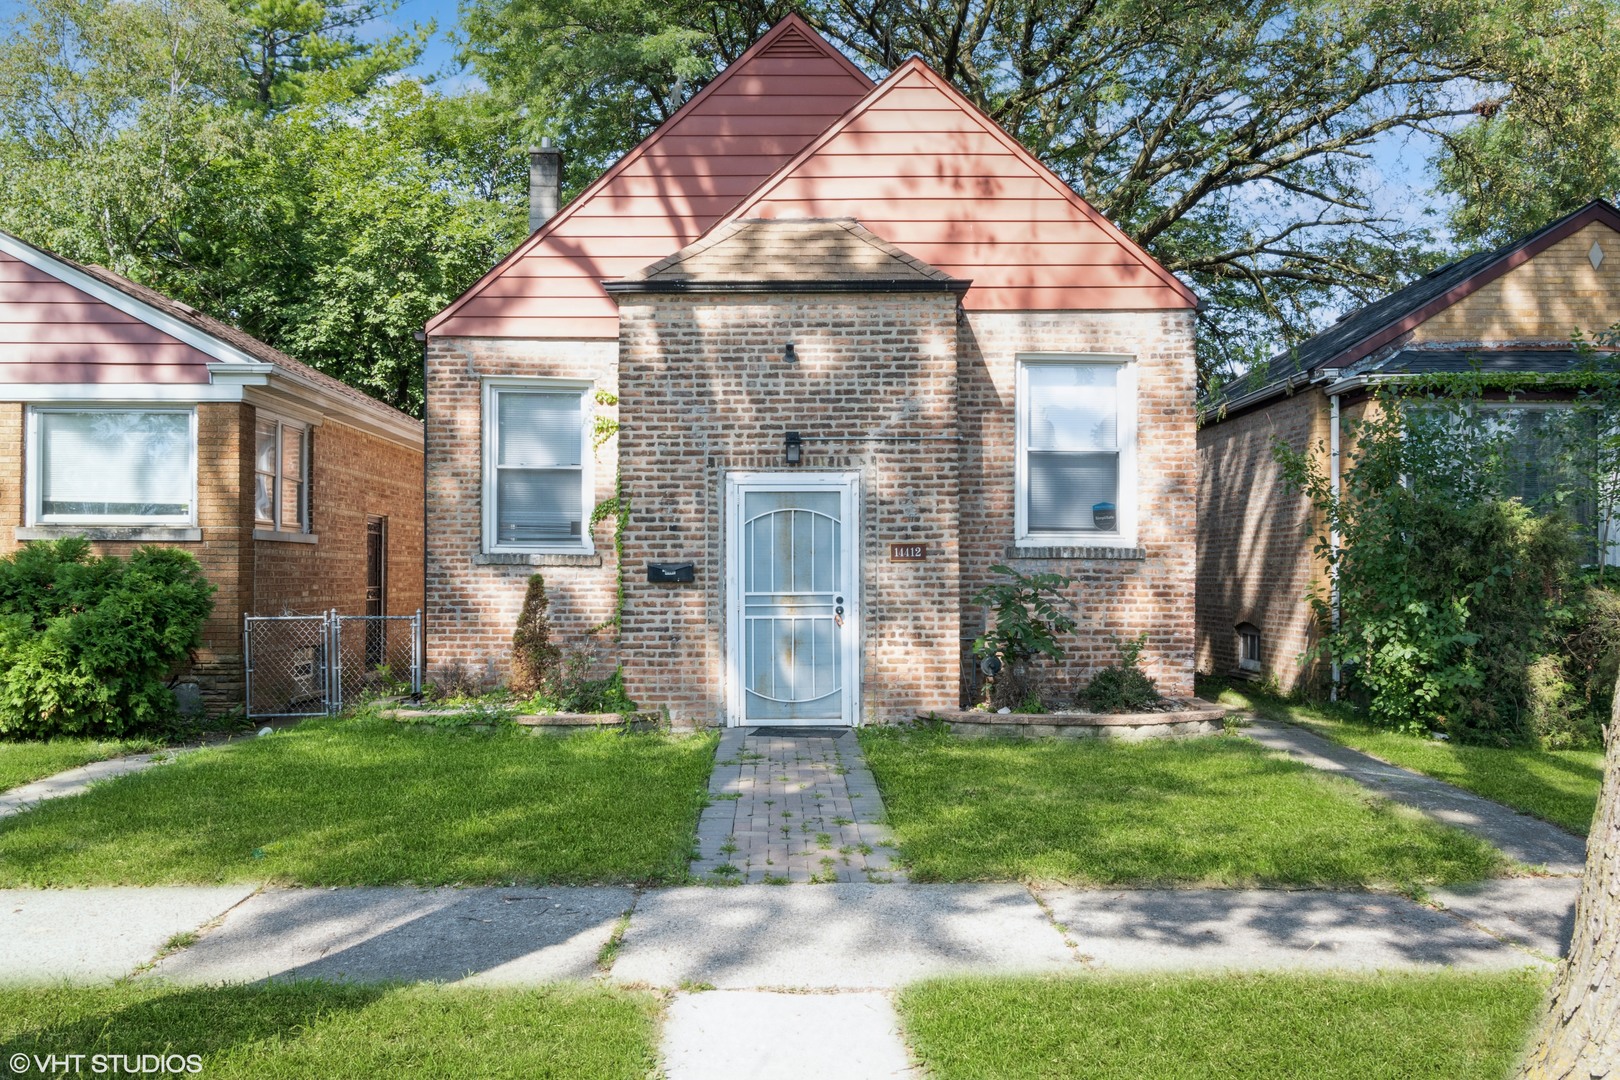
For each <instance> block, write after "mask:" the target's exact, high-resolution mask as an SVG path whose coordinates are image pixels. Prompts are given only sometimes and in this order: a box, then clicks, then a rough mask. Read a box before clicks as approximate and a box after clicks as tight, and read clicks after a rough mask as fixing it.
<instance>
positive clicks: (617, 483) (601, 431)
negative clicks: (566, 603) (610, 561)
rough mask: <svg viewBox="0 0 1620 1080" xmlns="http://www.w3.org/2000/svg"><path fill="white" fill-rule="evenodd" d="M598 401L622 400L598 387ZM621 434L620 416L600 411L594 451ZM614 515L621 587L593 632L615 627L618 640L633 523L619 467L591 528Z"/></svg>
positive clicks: (594, 428) (594, 427)
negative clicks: (627, 532)
mask: <svg viewBox="0 0 1620 1080" xmlns="http://www.w3.org/2000/svg"><path fill="white" fill-rule="evenodd" d="M596 403H597V404H598V405H606V406H609V407H612V406H615V405H617V404H618V403H619V395H617V394H615V393H613V391H611V390H597V391H596ZM618 433H619V421H618V419H617V418H616V417H612V416H602V415H600V414H598V415H597V416H595V417H594V418H593V419H592V421H591V448H592V449H593V450H600V449H602V447H603V446H606V445H607V443H608V442H609V441H610V440H611V439H613V437H614V436H616V435H618ZM610 517H611V518H613V558H614V566H615V576H616V577H617V589H616V592H615V594H614V598H613V615H612V616H611V617H610V618H608V619H606V620H604V621H603V622H601V623H598V624H597V625H596V626H593V627H591V629H590V632H591V633H593V634H595V633H600V632H601V631H603V630H606V629H608V628H609V627H611V628H612V630H613V638H614V640H615V641H617V640H618V638H619V632H620V630H622V629H623V627H624V530H625V526H626V525H628V524H629V523H630V500H629V499H627V498H626V497H625V494H624V474H623V472H622V471H620V470H615V471H614V474H613V497H612V498H610V499H603V500H602V501H601V502H599V503H597V504H596V509H594V510H592V511H591V528H592V529H593V530H594V529H595V528H596V526H597V525H599V524H601V523H602V522H603V521H606V520H607V519H608V518H610Z"/></svg>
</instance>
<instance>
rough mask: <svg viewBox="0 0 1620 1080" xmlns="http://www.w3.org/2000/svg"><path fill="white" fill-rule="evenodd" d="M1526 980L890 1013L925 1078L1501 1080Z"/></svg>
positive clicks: (1015, 984) (1447, 978) (952, 992)
mask: <svg viewBox="0 0 1620 1080" xmlns="http://www.w3.org/2000/svg"><path fill="white" fill-rule="evenodd" d="M1544 986H1545V984H1544V982H1543V981H1542V977H1541V976H1539V975H1536V974H1532V973H1515V974H1492V975H1463V974H1454V973H1445V974H1424V975H1378V976H1333V975H1306V974H1297V975H1296V974H1289V975H1276V974H1267V975H1221V976H1184V975H1175V976H1155V977H1143V976H1132V977H1081V978H1072V977H1071V978H1066V979H1059V978H1047V979H1042V978H1000V979H989V978H978V979H974V978H966V979H964V978H956V979H936V980H932V981H929V982H924V983H920V984H917V985H914V986H912V987H910V988H908V989H906V990H905V991H903V992H902V993H901V994H900V997H899V1008H900V1015H901V1019H902V1022H903V1024H904V1026H905V1029H906V1034H907V1036H908V1038H909V1039H910V1041H911V1045H912V1048H913V1050H914V1051H915V1052H916V1054H917V1056H918V1057H919V1058H920V1059H921V1061H922V1062H923V1063H924V1064H925V1065H926V1066H927V1068H928V1070H929V1075H930V1076H932V1077H934V1078H935V1080H1026V1078H1027V1080H1037V1078H1039V1080H1046V1078H1051V1080H1059V1078H1065V1080H1066V1078H1068V1077H1075V1076H1084V1077H1086V1078H1087V1080H1116V1078H1117V1080H1136V1078H1139V1077H1149V1076H1163V1077H1220V1078H1222V1080H1240V1078H1262V1077H1263V1078H1265V1080H1282V1078H1300V1080H1305V1078H1309V1080H1430V1078H1433V1080H1454V1078H1459V1077H1469V1078H1471V1080H1473V1078H1485V1077H1504V1076H1506V1075H1507V1074H1508V1071H1509V1070H1510V1069H1511V1068H1512V1066H1513V1064H1514V1062H1515V1061H1516V1060H1517V1058H1518V1055H1519V1054H1520V1052H1521V1048H1522V1046H1523V1045H1524V1043H1525V1041H1526V1039H1527V1038H1528V1035H1529V1031H1530V1025H1531V1023H1532V1021H1533V1019H1534V1017H1535V1014H1536V1012H1537V1009H1538V1006H1539V1005H1540V1003H1541V998H1542V994H1543V992H1544Z"/></svg>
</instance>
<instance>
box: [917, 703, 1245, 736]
mask: <svg viewBox="0 0 1620 1080" xmlns="http://www.w3.org/2000/svg"><path fill="white" fill-rule="evenodd" d="M1226 713H1227V710H1226V708H1225V707H1224V706H1221V705H1216V704H1214V703H1212V702H1208V701H1204V700H1202V699H1200V698H1180V699H1170V700H1166V701H1165V703H1164V707H1163V708H1160V709H1156V710H1154V711H1152V712H1133V713H1094V712H1082V711H1079V710H1075V711H1065V712H1048V713H1016V712H1015V713H996V712H981V711H979V710H977V709H959V710H956V711H954V712H941V713H935V714H934V716H933V717H932V718H933V719H938V720H941V721H943V722H944V723H945V724H946V725H947V726H948V727H949V728H950V731H951V734H953V735H961V736H964V737H966V738H970V739H971V738H985V737H993V736H1001V737H1005V738H1022V739H1040V738H1051V737H1054V736H1057V737H1061V738H1069V739H1086V738H1107V739H1124V740H1126V741H1130V742H1135V741H1140V740H1143V739H1183V738H1192V737H1195V736H1199V735H1219V734H1220V733H1221V732H1222V731H1225V730H1226Z"/></svg>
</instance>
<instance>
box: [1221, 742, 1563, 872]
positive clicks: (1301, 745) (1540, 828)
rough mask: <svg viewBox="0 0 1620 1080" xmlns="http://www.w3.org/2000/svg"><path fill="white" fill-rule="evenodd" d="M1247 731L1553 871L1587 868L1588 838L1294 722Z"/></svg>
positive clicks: (1275, 747) (1271, 745)
mask: <svg viewBox="0 0 1620 1080" xmlns="http://www.w3.org/2000/svg"><path fill="white" fill-rule="evenodd" d="M1244 734H1245V735H1247V736H1248V737H1249V738H1251V739H1253V740H1254V741H1255V742H1257V743H1259V744H1260V745H1262V746H1265V747H1269V748H1270V749H1272V750H1280V751H1282V752H1283V753H1285V754H1287V755H1288V756H1289V757H1292V758H1294V759H1295V760H1297V761H1302V762H1304V763H1305V764H1307V765H1310V766H1311V767H1312V768H1316V769H1321V770H1323V771H1324V772H1330V773H1336V774H1338V775H1340V776H1344V777H1348V778H1349V779H1351V780H1354V781H1356V782H1357V783H1358V784H1361V785H1363V786H1364V787H1367V788H1369V789H1370V790H1372V791H1376V792H1377V793H1379V794H1380V795H1383V796H1385V797H1387V798H1390V799H1393V800H1395V801H1396V802H1398V803H1403V804H1405V805H1407V806H1410V807H1413V808H1415V809H1417V810H1421V811H1422V812H1423V813H1425V814H1428V815H1429V816H1430V817H1432V818H1434V819H1435V820H1437V821H1443V822H1445V823H1446V824H1448V825H1455V826H1457V827H1458V828H1460V829H1466V830H1467V831H1469V832H1471V833H1473V834H1474V835H1476V836H1479V837H1482V838H1483V839H1485V840H1487V841H1489V842H1490V843H1491V844H1492V845H1494V846H1495V847H1497V848H1499V849H1500V850H1501V851H1503V852H1504V853H1506V854H1507V855H1508V856H1509V857H1510V858H1513V859H1517V860H1518V861H1519V862H1522V863H1525V864H1527V865H1530V866H1537V867H1544V868H1545V869H1546V872H1547V873H1549V874H1559V875H1567V876H1573V877H1579V876H1580V875H1581V873H1582V872H1583V871H1584V870H1585V869H1586V841H1585V840H1584V839H1582V838H1581V837H1578V836H1575V835H1573V834H1571V833H1567V832H1565V831H1564V830H1563V829H1560V828H1559V827H1558V826H1556V825H1550V824H1548V823H1547V822H1545V821H1541V820H1539V819H1537V818H1533V817H1529V816H1528V815H1525V814H1521V813H1519V812H1518V811H1516V810H1510V809H1509V808H1507V807H1506V806H1503V805H1502V804H1501V803H1496V802H1492V801H1491V800H1489V799H1485V798H1481V797H1480V796H1478V795H1475V794H1473V793H1472V792H1469V791H1464V790H1462V789H1461V788H1457V787H1453V786H1452V785H1450V784H1447V783H1445V782H1443V781H1440V780H1436V779H1434V778H1433V777H1431V776H1424V775H1423V774H1422V773H1419V772H1413V771H1412V770H1411V769H1403V768H1401V767H1400V766H1398V765H1390V764H1388V763H1387V762H1383V761H1379V760H1378V759H1377V758H1375V757H1371V756H1370V755H1367V754H1363V753H1362V752H1361V751H1359V750H1351V749H1350V748H1349V747H1345V746H1340V745H1339V744H1338V743H1336V742H1333V741H1332V740H1330V739H1324V738H1323V737H1322V736H1320V735H1317V734H1316V733H1314V732H1311V731H1307V730H1306V729H1304V728H1302V727H1296V726H1294V725H1293V724H1278V723H1275V722H1273V721H1270V720H1262V719H1259V718H1258V717H1252V716H1251V717H1250V718H1249V720H1248V726H1247V727H1246V728H1245V729H1244Z"/></svg>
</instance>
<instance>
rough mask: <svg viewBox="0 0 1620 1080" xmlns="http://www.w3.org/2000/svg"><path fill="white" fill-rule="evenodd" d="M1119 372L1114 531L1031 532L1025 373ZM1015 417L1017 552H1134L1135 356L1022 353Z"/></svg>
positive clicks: (1016, 390) (1027, 388) (1016, 392)
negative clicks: (1038, 369) (1042, 369)
mask: <svg viewBox="0 0 1620 1080" xmlns="http://www.w3.org/2000/svg"><path fill="white" fill-rule="evenodd" d="M1088 364H1089V365H1094V366H1108V367H1117V368H1119V381H1118V384H1117V386H1116V387H1115V392H1116V393H1117V394H1118V395H1119V403H1118V409H1119V413H1118V425H1117V436H1118V439H1119V500H1118V502H1117V503H1116V504H1115V505H1116V509H1117V515H1118V516H1117V521H1116V525H1117V526H1118V527H1117V528H1116V529H1115V530H1114V531H1113V532H1067V531H1066V532H1031V531H1030V528H1029V437H1028V436H1029V369H1030V368H1031V367H1034V366H1036V365H1046V366H1057V367H1078V366H1082V365H1088ZM1014 412H1015V414H1016V421H1015V425H1014V427H1015V431H1014V436H1013V438H1014V442H1015V444H1016V461H1017V463H1016V466H1015V468H1016V478H1015V488H1016V493H1015V500H1014V501H1015V508H1014V532H1013V537H1014V543H1015V546H1017V547H1108V548H1120V547H1135V546H1136V513H1137V497H1136V357H1134V356H1124V355H1114V354H1109V353H1021V354H1019V356H1018V374H1017V385H1016V386H1015V387H1014Z"/></svg>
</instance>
